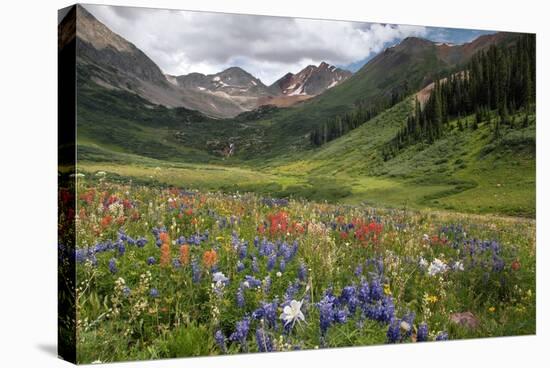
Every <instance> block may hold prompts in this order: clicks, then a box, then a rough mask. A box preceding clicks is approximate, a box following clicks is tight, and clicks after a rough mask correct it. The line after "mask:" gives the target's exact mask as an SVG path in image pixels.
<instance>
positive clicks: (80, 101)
mask: <svg viewBox="0 0 550 368" xmlns="http://www.w3.org/2000/svg"><path fill="white" fill-rule="evenodd" d="M411 19H414V18H411ZM58 35H59V43H58V55H59V70H58V72H59V90H58V94H59V227H58V228H59V278H58V279H59V354H60V356H61V357H62V358H64V359H66V360H69V361H72V362H76V363H107V362H115V361H125V360H142V359H160V358H177V357H191V356H209V355H224V354H243V353H264V352H280V351H294V350H305V349H326V348H337V347H350V346H365V345H375V344H405V343H412V344H415V343H425V342H435V343H439V342H440V341H444V340H458V339H470V338H483V337H500V336H514V335H529V334H535V333H536V330H535V326H536V309H535V304H536V303H535V298H536V287H535V286H536V285H535V266H536V260H535V247H536V245H535V214H536V209H535V160H536V149H535V148H536V145H535V142H536V134H535V133H536V102H535V101H536V98H535V97H536V94H535V91H536V83H535V80H536V78H535V75H536V65H535V59H536V57H535V56H536V42H535V40H536V38H535V35H534V34H519V33H511V32H503V31H495V30H474V29H454V28H441V27H439V28H437V27H427V26H416V25H397V24H378V23H366V22H353V21H338V20H319V19H298V18H286V17H271V16H257V15H242V14H222V13H209V12H191V11H183V10H167V9H152V8H135V7H114V6H106V5H85V4H84V5H75V6H71V7H68V8H66V9H62V10H60V11H59V21H58ZM479 343H480V344H483V341H479Z"/></svg>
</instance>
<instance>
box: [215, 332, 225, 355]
mask: <svg viewBox="0 0 550 368" xmlns="http://www.w3.org/2000/svg"><path fill="white" fill-rule="evenodd" d="M214 340H216V344H217V345H218V347H219V348H220V350H221V351H222V352H223V353H224V354H225V353H227V347H226V345H225V335H224V334H223V332H222V331H221V330H217V331H216V333H215V334H214Z"/></svg>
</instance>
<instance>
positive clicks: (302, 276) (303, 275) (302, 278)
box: [298, 262, 307, 281]
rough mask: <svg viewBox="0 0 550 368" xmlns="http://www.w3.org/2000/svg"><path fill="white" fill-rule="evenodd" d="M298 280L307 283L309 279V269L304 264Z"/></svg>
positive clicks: (299, 271)
mask: <svg viewBox="0 0 550 368" xmlns="http://www.w3.org/2000/svg"><path fill="white" fill-rule="evenodd" d="M298 278H299V279H300V281H306V279H307V268H306V265H305V264H304V263H303V262H302V263H300V268H298Z"/></svg>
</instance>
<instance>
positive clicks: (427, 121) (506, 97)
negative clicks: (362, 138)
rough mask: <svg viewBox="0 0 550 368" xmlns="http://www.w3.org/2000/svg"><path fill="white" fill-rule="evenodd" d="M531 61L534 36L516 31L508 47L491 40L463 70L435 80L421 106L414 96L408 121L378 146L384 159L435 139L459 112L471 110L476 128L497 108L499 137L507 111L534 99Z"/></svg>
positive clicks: (528, 105) (495, 128) (464, 113)
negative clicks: (515, 38) (412, 108)
mask: <svg viewBox="0 0 550 368" xmlns="http://www.w3.org/2000/svg"><path fill="white" fill-rule="evenodd" d="M535 62H536V57H535V36H534V35H522V36H519V37H518V39H517V41H516V42H515V43H514V44H513V45H511V46H510V45H502V46H494V45H492V46H490V47H489V48H488V49H487V50H486V51H480V52H478V53H477V54H476V55H474V56H473V57H472V58H471V60H470V62H469V63H468V64H467V65H466V66H465V68H464V70H463V71H462V72H460V73H454V74H451V75H448V76H447V77H446V78H444V79H441V80H437V81H435V82H434V88H433V90H432V93H431V94H430V97H429V99H428V101H427V102H426V104H425V106H424V108H421V106H420V103H419V102H418V101H416V106H415V109H414V113H413V114H412V115H411V116H409V117H408V119H407V123H406V124H405V125H404V126H403V127H402V128H401V129H400V130H399V132H398V133H397V134H396V136H395V137H394V138H393V139H392V140H391V141H390V142H388V143H387V144H386V145H385V146H384V148H383V149H382V156H383V158H384V160H389V159H390V158H392V157H394V156H395V155H396V154H397V153H398V152H399V151H400V150H401V149H403V148H405V147H407V146H409V145H411V144H415V143H418V142H426V143H428V144H431V143H433V142H434V141H435V140H437V139H439V138H441V137H442V136H443V135H444V134H445V131H446V128H447V123H448V121H449V120H451V119H456V118H458V119H460V117H461V116H467V115H472V114H475V116H476V118H475V121H474V124H473V126H472V128H473V129H476V128H477V125H478V124H480V123H481V122H483V121H484V120H486V119H487V117H488V116H490V112H491V111H494V112H496V114H497V115H498V118H497V119H496V122H495V124H494V126H493V137H494V138H495V139H498V138H499V136H500V129H501V125H502V124H508V123H509V115H510V114H511V113H515V112H517V111H519V110H522V109H523V110H526V113H528V111H529V109H530V108H531V106H532V105H533V103H534V102H535V89H536V86H535V81H536V78H535ZM459 122H460V120H459ZM459 125H460V126H459V129H461V128H462V127H461V125H462V123H461V122H460V124H459Z"/></svg>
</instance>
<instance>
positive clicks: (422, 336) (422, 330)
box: [416, 322, 428, 342]
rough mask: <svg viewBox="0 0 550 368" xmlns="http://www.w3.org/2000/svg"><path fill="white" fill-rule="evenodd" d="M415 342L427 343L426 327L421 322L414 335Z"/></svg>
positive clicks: (424, 323)
mask: <svg viewBox="0 0 550 368" xmlns="http://www.w3.org/2000/svg"><path fill="white" fill-rule="evenodd" d="M416 341H417V342H425V341H428V325H427V324H426V322H422V323H421V324H420V325H419V326H418V331H417V333H416Z"/></svg>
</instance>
